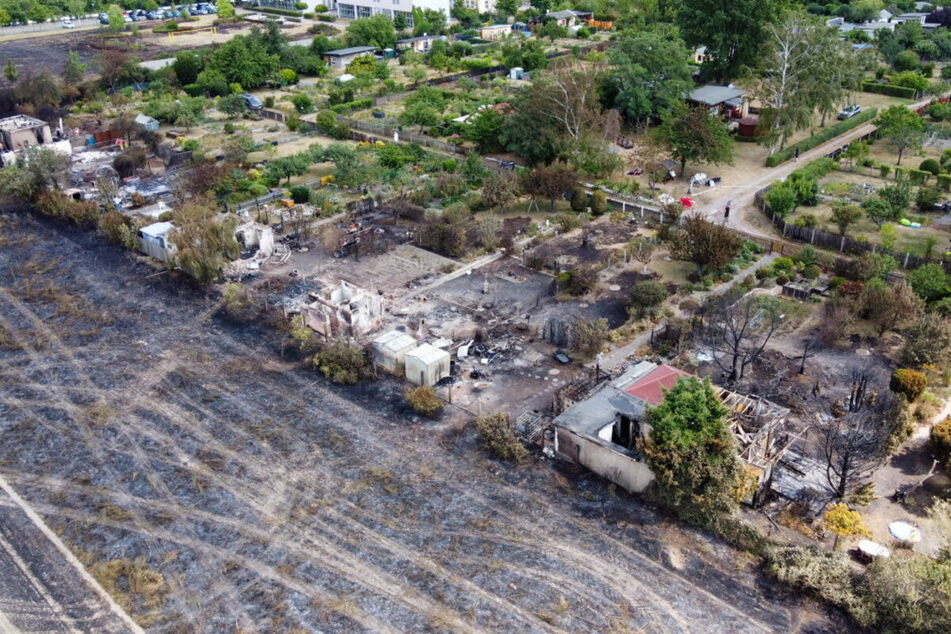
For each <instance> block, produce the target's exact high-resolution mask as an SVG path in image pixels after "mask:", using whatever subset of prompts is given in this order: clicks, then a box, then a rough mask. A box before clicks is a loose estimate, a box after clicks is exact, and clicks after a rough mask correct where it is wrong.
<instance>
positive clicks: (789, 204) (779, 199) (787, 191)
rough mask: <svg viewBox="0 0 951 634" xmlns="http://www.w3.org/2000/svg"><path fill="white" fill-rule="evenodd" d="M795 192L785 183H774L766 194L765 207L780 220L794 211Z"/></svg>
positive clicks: (795, 202)
mask: <svg viewBox="0 0 951 634" xmlns="http://www.w3.org/2000/svg"><path fill="white" fill-rule="evenodd" d="M797 204H798V201H797V198H796V190H795V189H793V188H792V187H791V186H789V185H788V184H786V183H775V184H773V185H772V186H771V187H770V188H769V191H767V192H766V207H767V208H768V209H769V210H770V211H771V212H772V213H774V214H776V215H777V216H779V217H780V218H785V217H786V216H788V215H789V214H791V213H792V212H793V211H795V210H796V205H797Z"/></svg>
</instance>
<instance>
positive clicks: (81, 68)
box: [63, 51, 86, 86]
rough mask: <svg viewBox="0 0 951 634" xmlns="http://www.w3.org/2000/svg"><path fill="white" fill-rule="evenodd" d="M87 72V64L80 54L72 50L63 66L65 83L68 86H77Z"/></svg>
mask: <svg viewBox="0 0 951 634" xmlns="http://www.w3.org/2000/svg"><path fill="white" fill-rule="evenodd" d="M85 72H86V65H85V64H83V63H82V61H80V59H79V54H78V53H76V52H75V51H70V52H69V55H68V57H67V58H66V64H65V65H64V66H63V83H64V84H66V85H67V86H76V85H77V84H79V82H81V81H82V80H83V73H85Z"/></svg>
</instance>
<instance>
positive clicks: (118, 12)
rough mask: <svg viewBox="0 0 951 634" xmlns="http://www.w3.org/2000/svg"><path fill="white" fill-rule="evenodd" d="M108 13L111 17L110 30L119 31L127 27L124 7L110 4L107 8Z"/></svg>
mask: <svg viewBox="0 0 951 634" xmlns="http://www.w3.org/2000/svg"><path fill="white" fill-rule="evenodd" d="M106 15H107V16H108V17H109V30H110V31H112V32H113V33H118V32H119V31H121V30H122V29H123V28H125V16H123V15H122V9H121V8H120V7H119V5H117V4H110V5H109V7H108V8H107V9H106Z"/></svg>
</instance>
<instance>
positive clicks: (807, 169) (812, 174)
mask: <svg viewBox="0 0 951 634" xmlns="http://www.w3.org/2000/svg"><path fill="white" fill-rule="evenodd" d="M834 169H835V161H833V160H832V159H830V158H829V157H828V156H823V157H822V158H818V159H816V160H814V161H812V162H811V163H807V164H806V165H803V166H802V167H800V168H799V169H797V170H796V171H795V172H793V173H792V174H790V175H789V176H793V175H794V174H795V175H796V176H798V177H799V178H802V179H804V180H819V179H820V178H822V177H823V176H825V175H826V174H828V173H829V172H831V171H832V170H834ZM787 180H788V179H787Z"/></svg>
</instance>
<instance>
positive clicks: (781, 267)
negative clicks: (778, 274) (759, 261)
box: [773, 257, 796, 272]
mask: <svg viewBox="0 0 951 634" xmlns="http://www.w3.org/2000/svg"><path fill="white" fill-rule="evenodd" d="M795 266H796V265H795V262H793V259H792V258H787V257H780V258H776V259H775V260H773V269H775V270H776V271H782V272H789V271H792V270H793V268H795Z"/></svg>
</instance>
